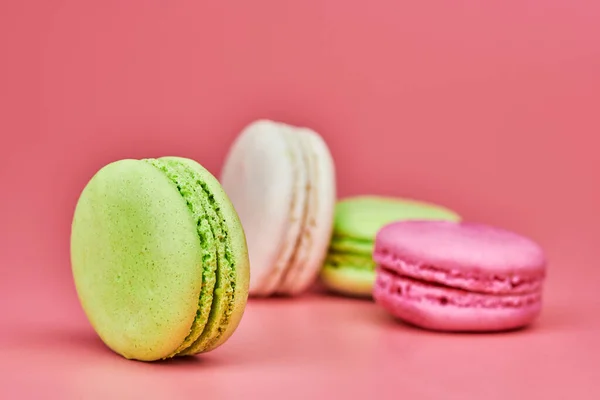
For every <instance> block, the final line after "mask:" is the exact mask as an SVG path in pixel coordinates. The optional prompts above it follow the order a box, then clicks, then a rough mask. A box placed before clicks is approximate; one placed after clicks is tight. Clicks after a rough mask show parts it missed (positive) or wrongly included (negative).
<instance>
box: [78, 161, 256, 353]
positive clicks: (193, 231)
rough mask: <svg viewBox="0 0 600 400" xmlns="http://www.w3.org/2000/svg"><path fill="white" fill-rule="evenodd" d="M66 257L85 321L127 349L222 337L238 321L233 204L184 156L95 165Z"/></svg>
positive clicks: (174, 348) (183, 347) (174, 349)
mask: <svg viewBox="0 0 600 400" xmlns="http://www.w3.org/2000/svg"><path fill="white" fill-rule="evenodd" d="M71 264H72V272H73V278H74V282H75V287H76V290H77V295H78V297H79V300H80V302H81V306H82V308H83V310H84V312H85V314H86V316H87V318H88V320H89V322H90V323H91V325H92V326H93V328H94V330H95V331H96V332H97V334H98V335H99V337H100V338H101V339H102V341H103V342H104V343H105V344H106V345H107V346H108V347H109V348H110V349H112V350H113V351H114V352H116V353H118V354H120V355H122V356H123V357H125V358H127V359H135V360H140V361H155V360H159V359H167V358H171V357H174V356H185V355H193V354H197V353H203V352H208V351H211V350H213V349H215V348H217V347H219V346H220V345H222V344H223V343H225V342H226V341H227V339H229V337H230V336H231V335H232V334H233V333H234V331H235V330H236V328H237V327H238V324H239V322H240V320H241V318H242V315H243V313H244V309H245V306H246V301H247V298H248V284H249V272H250V267H249V259H248V251H247V246H246V239H245V235H244V231H243V228H242V225H241V223H240V221H239V218H238V216H237V213H236V211H235V209H234V207H233V205H232V204H231V202H230V201H229V199H228V197H227V195H226V194H225V192H224V191H223V189H222V187H221V186H220V184H219V182H218V181H217V179H216V178H215V177H214V176H213V175H211V174H210V172H208V171H207V170H206V169H204V168H203V167H202V166H201V165H199V164H198V163H196V162H194V161H192V160H189V159H184V158H178V157H164V158H158V159H144V160H130V159H127V160H120V161H116V162H113V163H110V164H108V165H106V166H104V167H103V168H101V169H100V170H99V171H98V172H97V173H96V174H95V175H94V176H93V177H92V178H91V180H90V181H89V182H88V183H87V185H86V186H85V188H84V189H83V191H82V193H81V195H80V197H79V200H78V202H77V205H76V207H75V212H74V216H73V221H72V228H71Z"/></svg>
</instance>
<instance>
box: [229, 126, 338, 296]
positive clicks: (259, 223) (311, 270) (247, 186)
mask: <svg viewBox="0 0 600 400" xmlns="http://www.w3.org/2000/svg"><path fill="white" fill-rule="evenodd" d="M221 183H222V185H223V188H224V189H225V191H226V192H227V194H228V195H229V197H230V198H231V201H232V202H233V204H234V206H235V207H236V210H237V211H238V214H239V216H240V219H241V221H242V224H243V226H244V230H245V231H246V236H247V238H248V251H249V256H250V265H251V269H252V274H251V278H250V295H251V296H257V297H258V296H263V297H264V296H270V295H274V294H281V295H290V296H293V295H297V294H300V293H302V292H304V291H306V290H307V289H308V287H309V286H311V284H312V283H313V282H314V281H315V280H316V277H317V275H318V272H319V269H320V267H321V265H322V262H323V258H324V256H325V252H326V249H327V245H328V243H329V239H330V237H331V226H332V220H333V209H334V205H335V197H336V186H335V169H334V164H333V159H332V157H331V154H330V152H329V149H328V147H327V145H326V143H325V142H324V141H323V139H322V138H321V137H320V136H319V135H318V134H317V133H316V132H314V131H312V130H310V129H308V128H298V127H293V126H290V125H287V124H283V123H279V122H274V121H268V120H259V121H256V122H254V123H252V124H250V125H249V126H247V127H246V128H245V129H244V130H243V131H242V133H241V134H240V135H239V137H238V138H237V139H236V140H235V142H234V143H233V144H232V146H231V149H230V151H229V153H228V155H227V157H226V160H225V164H224V167H223V171H222V173H221Z"/></svg>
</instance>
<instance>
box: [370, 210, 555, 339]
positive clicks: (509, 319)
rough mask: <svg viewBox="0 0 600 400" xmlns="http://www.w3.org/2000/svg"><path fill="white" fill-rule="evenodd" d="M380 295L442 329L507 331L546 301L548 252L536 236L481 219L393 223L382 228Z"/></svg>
mask: <svg viewBox="0 0 600 400" xmlns="http://www.w3.org/2000/svg"><path fill="white" fill-rule="evenodd" d="M374 259H375V261H376V262H377V265H378V269H377V280H376V283H375V287H374V291H373V296H374V298H375V301H376V303H378V304H379V305H381V306H382V307H383V308H385V309H386V310H387V311H389V312H390V313H391V314H392V315H394V316H395V317H397V318H399V319H402V320H404V321H406V322H408V323H410V324H413V325H416V326H419V327H421V328H426V329H431V330H438V331H465V332H468V331H472V332H476V331H503V330H510V329H516V328H520V327H524V326H526V325H528V324H530V323H531V322H533V321H534V320H535V319H536V317H537V316H538V315H539V314H540V311H541V308H542V287H543V282H544V279H545V275H546V258H545V255H544V253H543V251H542V249H541V248H540V247H539V246H538V245H537V244H536V243H534V242H533V241H531V240H530V239H528V238H525V237H522V236H520V235H518V234H516V233H512V232H509V231H506V230H503V229H499V228H495V227H491V226H487V225H482V224H475V223H464V222H463V223H449V222H439V221H438V222H432V221H405V222H397V223H392V224H389V225H387V226H385V227H384V228H382V229H381V230H380V231H379V233H378V234H377V239H376V243H375V252H374Z"/></svg>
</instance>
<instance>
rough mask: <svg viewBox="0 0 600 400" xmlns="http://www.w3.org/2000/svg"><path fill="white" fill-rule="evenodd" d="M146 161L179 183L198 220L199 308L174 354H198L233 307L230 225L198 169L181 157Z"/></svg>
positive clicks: (219, 331) (216, 334)
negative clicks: (199, 262) (199, 248)
mask: <svg viewBox="0 0 600 400" xmlns="http://www.w3.org/2000/svg"><path fill="white" fill-rule="evenodd" d="M145 161H146V162H149V163H150V164H152V165H153V166H155V167H156V168H158V169H160V170H161V171H162V172H163V173H165V175H166V176H167V177H168V178H169V179H170V180H171V181H173V183H175V185H176V186H177V189H178V190H179V192H180V194H181V195H182V197H183V198H184V199H185V200H186V203H187V205H188V207H189V208H190V211H191V212H192V215H193V216H194V218H195V219H196V221H197V227H198V236H199V240H200V243H201V245H202V249H203V255H202V259H203V265H202V268H203V271H202V287H201V290H200V297H199V300H198V311H197V313H196V317H195V319H194V322H193V324H192V327H191V329H190V333H189V335H188V336H187V337H186V339H185V340H184V342H183V343H182V344H181V345H180V346H179V347H178V348H177V350H176V351H175V352H174V353H173V354H172V355H171V356H174V355H191V354H196V353H199V352H202V351H204V350H205V349H206V348H208V347H209V346H210V344H211V343H213V342H215V341H216V340H218V338H219V337H220V336H221V335H222V333H223V332H224V331H225V329H226V326H227V323H228V320H229V316H230V315H231V312H232V309H233V304H234V293H235V266H234V262H233V260H234V259H233V256H232V253H231V246H230V244H229V239H228V233H227V226H226V224H225V221H224V220H223V216H222V214H221V213H220V209H219V206H218V205H217V204H216V203H215V200H214V196H213V195H212V194H211V193H210V190H209V189H208V186H207V185H206V184H205V183H203V182H202V181H201V180H200V179H199V178H200V177H199V176H198V174H197V173H195V171H193V170H192V169H191V168H189V167H187V166H186V165H184V164H183V163H181V162H179V161H177V160H165V159H152V160H145ZM224 307H226V309H225V310H223V308H224Z"/></svg>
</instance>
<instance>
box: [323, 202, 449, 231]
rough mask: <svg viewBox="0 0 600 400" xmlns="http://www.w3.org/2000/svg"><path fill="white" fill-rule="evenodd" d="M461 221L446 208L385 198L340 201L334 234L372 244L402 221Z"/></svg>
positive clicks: (337, 206) (337, 207)
mask: <svg viewBox="0 0 600 400" xmlns="http://www.w3.org/2000/svg"><path fill="white" fill-rule="evenodd" d="M411 219H415V220H446V221H459V220H460V216H459V215H458V214H457V213H455V212H454V211H452V210H449V209H447V208H445V207H442V206H439V205H436V204H432V203H427V202H423V201H417V200H411V199H403V198H392V197H384V196H355V197H349V198H346V199H342V200H340V201H339V202H338V203H337V205H336V209H335V217H334V232H335V234H337V235H340V236H351V237H353V238H357V239H365V240H369V241H372V240H373V238H375V235H376V234H377V232H378V231H379V229H381V227H382V226H384V225H386V224H389V223H391V222H394V221H400V220H411Z"/></svg>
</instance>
